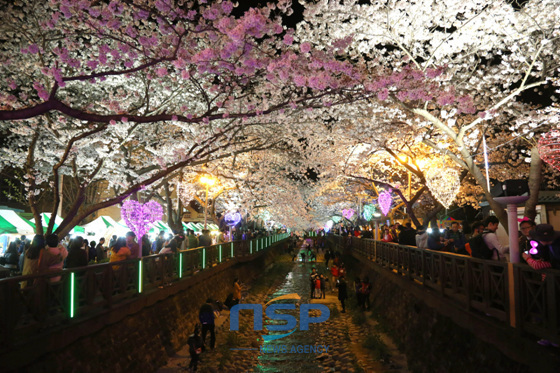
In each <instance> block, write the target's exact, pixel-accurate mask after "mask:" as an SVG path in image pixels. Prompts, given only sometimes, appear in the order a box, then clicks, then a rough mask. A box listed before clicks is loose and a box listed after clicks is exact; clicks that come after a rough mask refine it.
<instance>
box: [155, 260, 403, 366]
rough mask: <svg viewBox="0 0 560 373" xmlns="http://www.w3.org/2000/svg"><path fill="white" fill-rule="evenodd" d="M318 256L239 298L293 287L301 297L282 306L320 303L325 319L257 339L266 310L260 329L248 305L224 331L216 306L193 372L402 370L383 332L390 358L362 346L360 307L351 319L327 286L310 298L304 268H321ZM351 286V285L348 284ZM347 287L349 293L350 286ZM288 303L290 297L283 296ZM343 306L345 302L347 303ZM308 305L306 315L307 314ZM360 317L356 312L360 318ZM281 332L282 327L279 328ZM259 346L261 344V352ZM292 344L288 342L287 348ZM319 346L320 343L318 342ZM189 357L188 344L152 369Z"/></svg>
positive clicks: (369, 324) (225, 317)
mask: <svg viewBox="0 0 560 373" xmlns="http://www.w3.org/2000/svg"><path fill="white" fill-rule="evenodd" d="M321 259H322V255H320V256H319V262H318V263H301V262H295V263H293V264H292V268H291V270H290V271H289V272H288V273H287V275H285V277H284V276H279V279H278V280H277V281H276V282H275V283H274V284H273V285H272V286H271V287H270V288H269V289H268V291H261V292H259V293H260V294H255V293H253V292H250V293H249V294H248V296H247V297H246V298H245V299H244V300H243V303H260V304H263V305H264V304H265V303H266V302H267V301H268V300H270V299H273V298H276V297H279V296H282V295H286V294H293V293H297V294H298V295H299V297H300V298H301V300H299V301H297V302H296V310H295V311H293V312H292V311H284V312H283V313H287V314H292V315H294V317H296V319H299V307H298V304H303V303H322V304H325V305H327V306H328V307H329V308H330V310H331V315H330V318H329V320H327V321H325V322H322V323H317V324H310V327H309V330H306V331H303V330H299V328H298V330H296V331H295V332H294V333H293V334H291V335H289V336H287V337H284V338H281V339H277V340H274V341H270V342H267V343H266V344H263V343H264V342H263V341H262V334H267V332H266V325H267V324H271V321H272V320H269V319H268V318H267V317H266V316H265V317H264V320H263V325H264V326H265V329H264V330H262V331H253V330H252V326H253V315H252V311H243V312H240V317H239V320H240V322H239V325H240V328H239V329H240V330H239V331H229V312H227V311H225V312H222V314H221V315H220V318H219V319H218V320H217V324H218V325H217V327H216V331H217V332H216V340H217V347H216V349H215V350H214V351H206V352H205V353H204V354H203V356H202V362H201V363H200V364H199V370H198V371H199V372H202V373H205V372H216V373H217V372H255V373H271V372H291V373H297V372H368V373H369V372H407V369H406V359H405V358H404V356H403V355H401V354H400V353H399V352H398V350H397V349H396V347H395V346H394V344H393V343H392V342H391V341H390V340H389V339H388V338H387V337H386V336H382V338H381V339H382V340H383V342H384V343H385V345H386V346H387V347H388V352H389V355H391V362H388V361H385V362H384V364H383V363H381V362H380V361H379V359H376V358H375V357H374V355H373V354H372V353H371V351H369V350H367V349H366V348H364V347H363V344H364V341H365V339H366V338H367V336H368V335H369V334H370V332H371V330H373V329H374V324H375V320H373V319H371V318H370V317H368V313H366V317H365V320H366V321H365V322H364V323H363V324H362V325H356V324H355V323H354V322H355V321H356V320H357V319H354V322H353V316H354V317H356V312H361V311H353V312H348V313H341V312H340V311H341V308H340V302H339V301H338V297H337V293H336V292H333V291H329V290H327V295H326V297H325V299H310V286H309V274H310V273H311V269H312V268H313V267H316V268H317V270H318V272H319V273H326V272H327V269H326V267H325V265H324V263H322V261H321ZM350 286H351V285H350ZM350 286H349V289H348V292H349V295H350V296H351V289H350ZM286 302H287V303H294V301H293V300H289V301H286ZM347 308H348V307H347ZM313 312H317V311H312V314H311V316H314V315H313ZM363 319H364V318H363V317H361V318H360V320H363ZM282 333H285V332H282ZM306 345H307V346H328V350H327V352H326V353H325V352H323V353H320V352H310V351H305V350H303V351H302V353H296V352H297V348H298V346H301V347H300V348H302V349H303V348H304V346H306ZM262 346H266V350H267V351H276V352H269V353H265V352H263V351H262V349H261V348H262ZM292 348H294V350H293V352H294V353H291V352H292ZM322 349H323V350H324V347H323V348H322ZM189 361H190V357H189V353H188V346H185V347H184V348H183V349H182V350H181V351H179V352H178V353H177V354H176V356H174V357H171V358H170V360H169V361H168V364H167V365H166V366H165V367H163V368H161V369H160V370H158V372H159V373H168V372H169V373H171V372H173V373H174V372H185V371H188V370H187V369H186V368H187V367H188V364H189Z"/></svg>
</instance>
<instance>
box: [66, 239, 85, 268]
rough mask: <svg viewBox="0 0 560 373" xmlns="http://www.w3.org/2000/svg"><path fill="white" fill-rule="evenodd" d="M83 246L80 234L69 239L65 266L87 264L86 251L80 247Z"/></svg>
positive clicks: (73, 266)
mask: <svg viewBox="0 0 560 373" xmlns="http://www.w3.org/2000/svg"><path fill="white" fill-rule="evenodd" d="M83 246H84V239H83V238H82V237H81V236H78V237H75V238H74V239H73V240H72V241H70V246H69V249H68V256H67V257H66V263H65V268H77V267H85V266H87V265H88V257H87V252H86V251H85V250H84V249H83V248H82V247H83Z"/></svg>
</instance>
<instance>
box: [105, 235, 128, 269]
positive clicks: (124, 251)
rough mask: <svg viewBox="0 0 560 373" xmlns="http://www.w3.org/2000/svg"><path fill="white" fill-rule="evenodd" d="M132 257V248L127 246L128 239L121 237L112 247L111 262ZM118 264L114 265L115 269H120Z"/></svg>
mask: <svg viewBox="0 0 560 373" xmlns="http://www.w3.org/2000/svg"><path fill="white" fill-rule="evenodd" d="M129 258H130V249H129V248H128V247H127V246H126V239H124V238H123V237H119V238H118V239H117V241H116V242H115V245H114V246H113V248H112V249H111V258H110V260H109V262H111V263H113V262H120V261H123V260H127V259H129ZM118 268H119V267H118V266H113V269H115V270H116V269H118Z"/></svg>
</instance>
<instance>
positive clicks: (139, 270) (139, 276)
mask: <svg viewBox="0 0 560 373" xmlns="http://www.w3.org/2000/svg"><path fill="white" fill-rule="evenodd" d="M141 292H142V259H140V261H139V262H138V293H141Z"/></svg>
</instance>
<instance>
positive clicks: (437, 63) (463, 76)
mask: <svg viewBox="0 0 560 373" xmlns="http://www.w3.org/2000/svg"><path fill="white" fill-rule="evenodd" d="M306 8H307V9H306V13H305V22H304V23H302V24H301V25H300V26H299V27H298V33H297V37H298V38H299V40H301V41H309V42H311V41H312V42H313V43H314V45H317V46H320V45H323V44H324V45H327V44H326V42H327V40H329V39H330V38H340V39H343V38H345V37H349V36H352V37H353V42H352V44H351V47H350V49H349V50H348V51H349V52H348V57H349V58H351V59H354V60H358V61H362V63H363V64H364V65H367V66H368V68H370V69H371V70H372V71H375V70H377V69H378V67H379V66H387V67H390V68H394V69H400V68H401V67H402V66H405V64H412V65H413V66H415V67H416V68H417V70H416V71H423V72H426V73H428V72H429V71H430V69H437V68H441V69H443V71H442V72H441V75H439V76H438V77H437V82H438V83H439V84H441V86H443V87H448V88H449V89H448V92H449V95H448V96H445V95H440V96H439V97H438V98H437V99H435V100H432V101H428V100H424V101H423V102H419V101H418V100H416V97H415V96H413V95H410V94H408V95H405V94H403V93H402V92H395V91H394V90H392V89H387V90H384V91H379V93H378V98H379V100H381V101H383V103H384V105H383V106H384V107H387V106H390V107H392V108H393V110H395V111H398V115H397V116H398V118H399V119H398V120H399V121H401V122H402V130H406V131H410V132H412V133H414V134H415V136H416V138H415V141H417V142H423V143H424V144H426V145H428V146H430V147H431V148H432V149H433V150H434V152H436V153H438V154H441V156H443V157H448V158H450V159H452V160H453V161H454V162H455V163H456V164H457V165H458V166H459V167H460V168H462V169H464V170H467V171H468V172H469V173H470V174H471V175H472V177H474V179H475V180H476V182H477V184H478V185H479V187H480V188H482V190H483V192H484V195H485V196H486V199H487V200H488V201H489V203H490V205H491V207H492V208H493V210H494V211H495V212H496V214H497V215H498V217H499V218H500V220H501V221H502V222H505V221H506V214H505V211H504V209H503V207H502V206H500V205H498V204H497V203H496V202H495V201H494V199H493V198H492V196H491V194H490V190H489V189H488V188H487V184H486V177H485V175H484V170H483V168H482V167H481V164H482V162H480V155H481V151H480V143H481V136H482V135H483V134H485V133H487V132H489V130H491V129H492V128H493V127H495V126H501V127H502V128H505V129H508V126H506V124H507V123H508V122H509V123H510V125H511V124H512V123H519V121H520V120H521V121H523V120H525V124H530V123H532V122H533V121H539V118H538V117H537V116H535V115H529V116H527V114H528V113H534V110H533V109H532V108H531V105H530V103H527V102H524V101H523V100H522V98H523V97H522V96H523V95H524V94H525V93H526V92H528V91H529V90H533V89H541V88H542V89H545V88H546V87H547V86H550V85H553V88H552V92H553V93H554V90H555V89H557V87H558V86H557V85H556V88H554V84H557V78H558V74H559V72H558V67H559V59H558V56H559V54H558V47H559V46H560V40H559V39H558V38H559V36H560V26H559V25H560V10H559V8H558V6H557V3H556V2H555V1H551V0H534V1H527V2H523V3H522V5H519V6H518V5H516V3H512V2H507V1H460V0H456V1H446V2H434V1H431V0H422V1H417V2H414V3H410V2H408V1H404V0H391V1H388V2H376V3H371V4H369V3H368V4H361V3H360V2H358V1H354V0H346V1H340V2H338V1H327V0H323V1H318V2H314V3H307V4H306ZM456 95H459V96H461V97H463V98H461V99H459V100H458V104H452V103H451V102H449V101H448V100H449V99H453V98H454V97H456ZM467 97H471V98H472V99H473V101H471V102H469V101H468V99H467ZM370 109H371V110H370V111H369V112H370V113H371V112H375V117H374V118H373V119H374V120H375V124H374V125H375V126H376V127H378V126H379V125H380V124H382V123H390V122H394V121H395V115H386V114H387V112H384V111H383V110H379V102H372V103H371V106H370ZM544 115H545V113H541V114H539V116H540V117H543V116H544ZM527 119H529V120H528V121H527ZM546 120H548V121H551V120H552V117H551V116H550V115H549V116H548V118H547V119H546ZM506 121H507V122H506ZM516 125H517V124H516ZM509 131H510V135H514V136H515V133H517V134H518V135H519V134H524V135H525V137H531V136H532V135H534V131H532V129H531V128H530V127H528V126H525V127H524V128H520V127H517V130H509ZM494 145H495V146H498V145H501V144H494ZM528 149H530V150H531V154H532V155H533V156H531V157H530V158H531V171H530V174H529V176H530V178H533V179H534V178H535V177H537V178H538V176H539V175H540V173H541V172H540V161H539V160H538V156H537V155H536V153H535V149H534V147H530V146H529V147H528ZM510 178H511V176H510ZM530 184H531V186H532V190H531V192H532V196H533V199H532V200H530V201H529V203H528V205H530V204H531V203H533V204H534V203H536V198H537V195H538V188H539V186H540V183H539V181H538V180H535V181H534V182H533V181H530ZM528 210H531V208H529V209H528Z"/></svg>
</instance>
